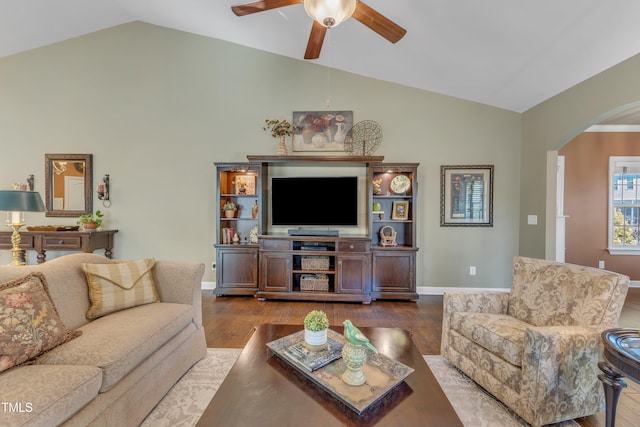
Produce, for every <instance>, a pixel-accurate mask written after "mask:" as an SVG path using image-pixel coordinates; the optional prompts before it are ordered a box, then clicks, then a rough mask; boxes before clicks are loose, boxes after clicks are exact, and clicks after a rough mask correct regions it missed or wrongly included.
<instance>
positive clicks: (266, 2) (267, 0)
mask: <svg viewBox="0 0 640 427" xmlns="http://www.w3.org/2000/svg"><path fill="white" fill-rule="evenodd" d="M302 2H304V0H263V1H254V2H252V3H247V4H240V5H237V6H231V10H232V11H233V13H235V14H236V15H237V16H244V15H250V14H252V13H256V12H264V11H265V10H271V9H276V8H278V7H284V6H291V5H292V4H298V3H302Z"/></svg>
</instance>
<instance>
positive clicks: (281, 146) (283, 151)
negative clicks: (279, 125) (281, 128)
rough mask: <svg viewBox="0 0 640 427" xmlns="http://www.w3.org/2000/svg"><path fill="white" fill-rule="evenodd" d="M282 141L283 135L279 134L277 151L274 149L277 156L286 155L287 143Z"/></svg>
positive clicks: (283, 139)
mask: <svg viewBox="0 0 640 427" xmlns="http://www.w3.org/2000/svg"><path fill="white" fill-rule="evenodd" d="M284 141H285V136H284V135H280V144H278V151H276V154H277V155H278V156H286V155H287V144H286V143H285V142H284Z"/></svg>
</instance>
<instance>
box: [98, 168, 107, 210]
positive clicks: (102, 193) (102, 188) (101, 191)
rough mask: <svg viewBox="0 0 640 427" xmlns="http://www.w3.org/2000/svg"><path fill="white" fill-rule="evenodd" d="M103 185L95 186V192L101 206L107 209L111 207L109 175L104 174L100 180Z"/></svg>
mask: <svg viewBox="0 0 640 427" xmlns="http://www.w3.org/2000/svg"><path fill="white" fill-rule="evenodd" d="M102 182H103V184H98V185H97V186H96V192H97V193H98V199H100V200H102V206H104V207H105V208H108V207H109V206H111V200H110V199H109V174H105V175H104V178H102Z"/></svg>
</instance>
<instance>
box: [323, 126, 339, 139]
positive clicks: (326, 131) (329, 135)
mask: <svg viewBox="0 0 640 427" xmlns="http://www.w3.org/2000/svg"><path fill="white" fill-rule="evenodd" d="M324 134H325V135H326V136H327V142H333V137H334V135H335V134H336V130H335V128H334V127H333V126H332V125H329V126H327V127H326V128H325V129H324Z"/></svg>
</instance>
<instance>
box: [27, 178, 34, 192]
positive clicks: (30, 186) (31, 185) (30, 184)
mask: <svg viewBox="0 0 640 427" xmlns="http://www.w3.org/2000/svg"><path fill="white" fill-rule="evenodd" d="M34 183H35V178H34V177H33V175H29V176H28V177H27V184H28V185H29V191H33V189H34V187H35V184H34Z"/></svg>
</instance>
